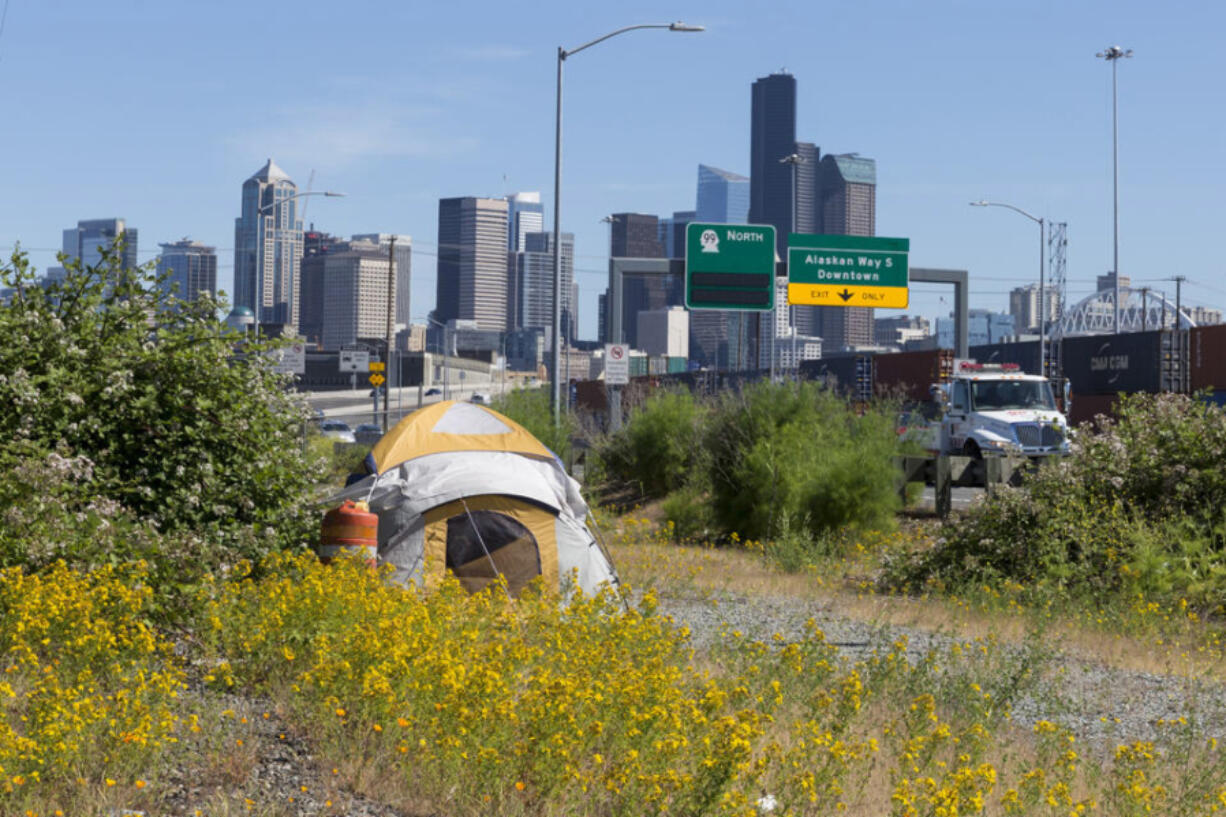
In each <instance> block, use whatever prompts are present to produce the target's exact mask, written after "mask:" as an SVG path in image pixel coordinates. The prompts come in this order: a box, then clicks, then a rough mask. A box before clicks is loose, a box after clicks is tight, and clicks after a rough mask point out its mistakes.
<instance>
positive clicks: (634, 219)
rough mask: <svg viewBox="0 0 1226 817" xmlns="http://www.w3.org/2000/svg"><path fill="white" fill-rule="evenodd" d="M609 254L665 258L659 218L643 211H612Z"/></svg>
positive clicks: (614, 256) (619, 256)
mask: <svg viewBox="0 0 1226 817" xmlns="http://www.w3.org/2000/svg"><path fill="white" fill-rule="evenodd" d="M610 242H611V243H610V246H609V255H610V256H612V257H613V258H667V257H668V256H667V255H666V254H665V252H664V244H663V243H662V242H661V241H660V219H659V218H658V217H657V216H650V215H646V214H644V213H614V214H613V228H612V230H611V231H610Z"/></svg>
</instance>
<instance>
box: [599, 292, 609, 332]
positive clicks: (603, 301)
mask: <svg viewBox="0 0 1226 817" xmlns="http://www.w3.org/2000/svg"><path fill="white" fill-rule="evenodd" d="M596 340H598V341H600V342H601V343H608V342H609V292H608V290H605V291H604V292H602V293H600V294H599V295H597V296H596Z"/></svg>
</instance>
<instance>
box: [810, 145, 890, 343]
mask: <svg viewBox="0 0 1226 817" xmlns="http://www.w3.org/2000/svg"><path fill="white" fill-rule="evenodd" d="M818 175H819V189H820V192H821V204H822V206H821V229H822V232H823V233H825V234H827V235H861V236H871V235H876V234H877V163H876V161H874V160H873V159H867V158H864V157H862V156H859V155H857V154H855V153H843V154H839V155H832V154H826V155H825V156H823V157H822V161H821V169H820V171H819V174H818ZM817 316H818V324H819V325H818V326H816V327H814V329H816V330H817V334H820V335H821V336H822V338H823V339H824V341H825V347H826V348H827V349H831V350H836V349H839V348H842V347H844V346H850V345H853V344H870V343H872V342H873V310H872V309H869V308H862V307H850V308H848V307H837V306H824V307H819V308H818V310H817Z"/></svg>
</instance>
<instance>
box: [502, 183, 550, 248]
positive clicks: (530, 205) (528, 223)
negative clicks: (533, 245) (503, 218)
mask: <svg viewBox="0 0 1226 817" xmlns="http://www.w3.org/2000/svg"><path fill="white" fill-rule="evenodd" d="M544 229H545V206H544V205H543V204H541V194H540V193H539V192H531V193H512V194H511V195H509V196H507V250H508V251H509V252H523V251H524V242H525V241H526V240H527V236H528V233H539V232H542V231H543V230H544Z"/></svg>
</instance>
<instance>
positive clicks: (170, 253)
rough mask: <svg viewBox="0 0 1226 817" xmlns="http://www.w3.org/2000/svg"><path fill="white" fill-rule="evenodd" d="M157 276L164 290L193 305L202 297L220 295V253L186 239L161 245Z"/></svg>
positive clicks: (213, 248) (212, 248)
mask: <svg viewBox="0 0 1226 817" xmlns="http://www.w3.org/2000/svg"><path fill="white" fill-rule="evenodd" d="M161 247H162V256H161V257H160V258H159V259H158V276H159V277H161V276H163V275H164V276H165V278H162V286H163V287H165V288H166V290H167V291H168V292H173V293H174V294H175V296H176V297H177V298H179V299H180V300H183V301H194V300H196V298H198V297H200V295H201V294H202V293H208V294H211V295H216V294H217V250H216V248H215V247H206V246H205V245H204V244H201V243H200V242H199V241H190V240H188V239H186V238H184V239H183V240H181V241H175V242H174V243H172V244H162V245H161Z"/></svg>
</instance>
